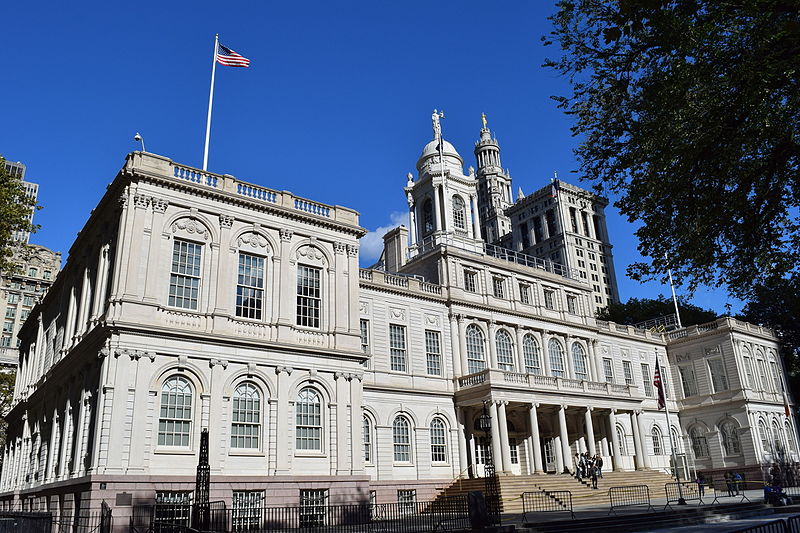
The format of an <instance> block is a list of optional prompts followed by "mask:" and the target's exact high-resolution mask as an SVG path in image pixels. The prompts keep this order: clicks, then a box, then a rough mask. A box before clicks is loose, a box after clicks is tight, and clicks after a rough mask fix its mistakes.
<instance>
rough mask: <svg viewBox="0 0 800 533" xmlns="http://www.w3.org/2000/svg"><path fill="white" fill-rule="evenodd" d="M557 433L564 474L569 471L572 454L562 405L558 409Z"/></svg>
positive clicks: (565, 411)
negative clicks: (562, 457)
mask: <svg viewBox="0 0 800 533" xmlns="http://www.w3.org/2000/svg"><path fill="white" fill-rule="evenodd" d="M558 432H559V438H560V439H561V454H562V455H563V456H564V470H563V471H564V472H567V471H568V470H569V467H568V466H567V465H569V464H570V457H571V455H572V452H571V451H570V449H569V434H568V433H567V406H566V405H564V404H562V405H561V406H559V409H558Z"/></svg>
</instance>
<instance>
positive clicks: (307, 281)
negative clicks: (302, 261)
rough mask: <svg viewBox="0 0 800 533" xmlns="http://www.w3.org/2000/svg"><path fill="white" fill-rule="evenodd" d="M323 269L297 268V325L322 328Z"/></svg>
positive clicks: (303, 266)
mask: <svg viewBox="0 0 800 533" xmlns="http://www.w3.org/2000/svg"><path fill="white" fill-rule="evenodd" d="M320 272H321V269H319V268H314V267H309V266H305V265H300V266H298V267H297V325H298V326H307V327H310V328H319V327H320V309H321V307H322V290H321V288H320Z"/></svg>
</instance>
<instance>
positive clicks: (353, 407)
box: [350, 373, 375, 474]
mask: <svg viewBox="0 0 800 533" xmlns="http://www.w3.org/2000/svg"><path fill="white" fill-rule="evenodd" d="M363 380H364V374H362V373H358V374H351V375H350V443H351V445H350V449H351V453H350V457H351V459H350V465H351V466H350V468H351V472H352V474H363V473H364V452H363V448H362V447H361V443H362V442H363V439H364V433H363V425H362V420H363V418H362V417H363V416H364V408H363V403H364V397H363V396H364V390H363V388H362V385H361V383H362V381H363ZM374 451H375V446H374V444H373V452H374Z"/></svg>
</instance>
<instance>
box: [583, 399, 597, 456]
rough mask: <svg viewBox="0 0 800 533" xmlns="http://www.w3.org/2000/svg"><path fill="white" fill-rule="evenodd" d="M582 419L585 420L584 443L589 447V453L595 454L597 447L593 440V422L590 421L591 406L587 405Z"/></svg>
mask: <svg viewBox="0 0 800 533" xmlns="http://www.w3.org/2000/svg"><path fill="white" fill-rule="evenodd" d="M583 416H584V421H585V422H586V444H587V446H588V447H589V455H592V456H594V455H595V454H597V448H596V447H595V442H594V424H593V423H592V408H591V407H587V408H586V412H585V413H584V414H583Z"/></svg>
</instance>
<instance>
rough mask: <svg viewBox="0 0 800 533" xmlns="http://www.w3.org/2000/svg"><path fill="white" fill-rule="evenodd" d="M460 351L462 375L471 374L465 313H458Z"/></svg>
mask: <svg viewBox="0 0 800 533" xmlns="http://www.w3.org/2000/svg"><path fill="white" fill-rule="evenodd" d="M456 320H457V321H458V351H459V352H460V353H461V371H462V372H463V374H462V375H464V376H466V375H467V374H470V370H469V361H468V360H467V336H466V325H465V324H464V315H458V317H457V318H456Z"/></svg>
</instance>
